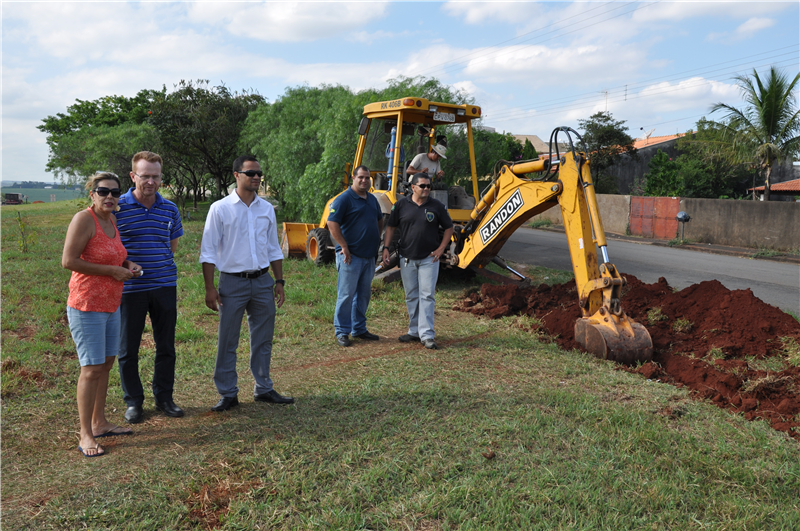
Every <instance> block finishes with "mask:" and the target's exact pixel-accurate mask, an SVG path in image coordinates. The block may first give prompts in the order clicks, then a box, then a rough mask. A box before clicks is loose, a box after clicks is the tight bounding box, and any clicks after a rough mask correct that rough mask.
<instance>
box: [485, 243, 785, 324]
mask: <svg viewBox="0 0 800 531" xmlns="http://www.w3.org/2000/svg"><path fill="white" fill-rule="evenodd" d="M608 254H609V258H610V259H611V262H612V263H613V264H614V265H616V266H617V267H618V268H619V270H620V271H621V272H623V273H628V274H631V275H634V276H636V277H637V278H638V279H639V280H641V281H642V282H647V283H652V282H655V281H657V280H658V278H659V277H664V278H666V279H667V282H669V285H670V286H672V287H675V288H678V289H683V288H685V287H687V286H691V285H692V284H697V283H698V282H702V281H703V280H713V279H717V280H719V281H720V282H721V283H722V284H723V285H725V287H727V288H728V289H747V288H750V289H751V290H753V293H754V294H755V296H756V297H758V298H759V299H761V300H763V301H765V302H767V303H769V304H772V305H774V306H777V307H779V308H781V309H783V310H789V311H792V312H794V313H795V315H800V266H798V265H797V264H787V263H782V262H773V261H769V260H753V259H750V258H739V257H734V256H724V255H717V254H707V253H702V252H698V251H687V250H683V249H678V248H672V247H663V246H660V245H647V244H641V243H632V242H628V241H618V240H613V239H609V241H608ZM500 256H502V257H503V258H505V259H506V260H509V261H511V262H516V263H520V264H529V265H539V266H544V267H549V268H552V269H562V270H566V271H572V262H571V261H570V259H569V249H568V248H567V240H566V237H565V236H564V233H561V232H550V231H544V230H534V229H518V230H517V231H516V232H515V233H514V234H513V235H512V236H511V238H510V239H509V241H508V242H506V245H505V246H504V247H503V249H502V251H501V252H500Z"/></svg>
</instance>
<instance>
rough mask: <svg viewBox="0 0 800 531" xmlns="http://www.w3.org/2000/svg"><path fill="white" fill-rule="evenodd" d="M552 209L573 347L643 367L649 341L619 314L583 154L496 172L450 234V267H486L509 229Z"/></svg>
mask: <svg viewBox="0 0 800 531" xmlns="http://www.w3.org/2000/svg"><path fill="white" fill-rule="evenodd" d="M560 130H565V131H571V130H568V129H567V128H559V129H558V130H557V131H560ZM572 132H573V133H574V131H572ZM554 134H555V132H554ZM575 134H576V135H577V133H575ZM529 175H530V176H533V178H530V177H528V176H529ZM556 205H558V206H560V207H561V215H562V218H563V220H564V229H565V232H566V236H567V241H568V243H569V252H570V257H571V259H572V269H573V272H574V273H575V283H576V285H577V291H578V302H579V304H580V308H581V314H582V317H581V318H579V319H578V320H577V321H576V323H575V339H576V341H577V342H578V343H580V344H581V345H582V346H583V347H584V348H585V349H586V350H587V351H588V352H590V353H592V354H594V355H595V356H597V357H599V358H602V359H610V360H614V361H618V362H621V363H625V364H634V363H637V362H645V361H650V360H651V359H652V356H653V342H652V339H651V338H650V334H649V333H648V332H647V329H646V328H645V327H644V326H642V325H641V324H639V323H636V322H634V321H633V320H631V319H630V318H628V316H627V315H626V314H625V312H624V311H623V309H622V304H621V301H620V298H621V290H622V287H623V286H624V285H625V279H624V278H623V277H622V276H620V274H619V272H618V271H617V268H616V267H615V266H614V265H613V264H611V263H610V261H609V258H608V250H607V244H606V237H605V231H604V230H603V223H602V220H601V219H600V214H599V212H598V208H597V198H596V196H595V191H594V186H593V183H592V177H591V173H590V171H589V162H588V160H587V159H586V157H585V155H584V154H583V153H579V152H576V151H575V150H574V149H573V150H572V151H570V152H567V153H566V154H564V155H563V156H561V157H560V159H558V160H557V162H555V163H553V164H551V163H550V161H548V160H539V161H532V162H524V163H521V164H507V165H505V166H503V167H502V169H501V170H500V172H499V174H498V176H497V178H496V179H495V181H494V183H493V184H492V185H491V186H490V187H489V189H488V191H487V192H486V193H485V194H484V195H483V197H482V198H481V201H480V202H479V203H478V204H477V205H476V207H475V209H474V210H473V211H472V213H471V214H470V217H471V221H469V222H468V223H467V224H466V225H464V226H462V227H456V231H455V234H454V240H455V248H454V251H453V253H452V254H451V257H450V263H451V265H453V266H458V267H460V268H462V269H466V268H468V267H470V266H475V267H484V266H486V265H487V264H489V263H490V262H492V261H493V260H495V259H496V257H497V254H498V252H499V251H500V249H501V248H502V247H503V245H504V244H505V243H506V241H507V240H508V239H509V238H510V237H511V235H512V234H513V233H514V231H516V230H517V228H519V227H520V226H522V224H524V223H525V222H526V221H528V220H529V219H530V218H532V217H533V216H535V215H537V214H540V213H542V212H544V211H546V210H548V209H550V208H553V207H555V206H556ZM598 251H599V259H598Z"/></svg>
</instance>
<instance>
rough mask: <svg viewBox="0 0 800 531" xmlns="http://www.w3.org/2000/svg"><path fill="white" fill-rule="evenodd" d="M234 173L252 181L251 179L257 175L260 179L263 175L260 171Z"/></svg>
mask: <svg viewBox="0 0 800 531" xmlns="http://www.w3.org/2000/svg"><path fill="white" fill-rule="evenodd" d="M236 173H244V174H245V175H247V176H248V177H250V178H251V179H252V178H253V177H255V176H256V175H258V176H259V177H262V176H263V175H264V172H263V171H261V170H247V171H237V172H236Z"/></svg>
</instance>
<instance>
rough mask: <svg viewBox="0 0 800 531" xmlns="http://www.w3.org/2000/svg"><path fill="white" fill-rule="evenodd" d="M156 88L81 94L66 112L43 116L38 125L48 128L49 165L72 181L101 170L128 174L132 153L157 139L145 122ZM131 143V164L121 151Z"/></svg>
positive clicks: (83, 178)
mask: <svg viewBox="0 0 800 531" xmlns="http://www.w3.org/2000/svg"><path fill="white" fill-rule="evenodd" d="M155 94H156V92H155V91H152V90H140V91H139V92H138V93H137V94H136V96H134V97H132V98H127V97H125V96H116V95H115V96H104V97H102V98H99V99H97V100H94V101H84V100H80V99H78V100H76V103H75V104H73V105H70V106H69V107H67V112H66V113H58V114H56V115H55V116H48V117H47V118H44V119H43V120H42V124H41V125H39V126H38V129H39V130H40V131H42V132H44V133H47V145H48V147H49V148H50V155H49V159H48V162H47V167H46V169H47V171H50V172H53V173H54V174H55V175H56V176H57V177H59V178H61V179H62V181H64V182H68V183H73V184H74V183H76V182H83V180H85V178H86V177H88V176H89V175H92V174H93V173H94V172H95V171H97V170H110V171H114V172H115V173H118V172H120V171H121V173H118V175H119V176H120V177H121V178H123V179H126V178H127V177H128V173H127V171H128V170H127V169H126V168H129V167H130V157H131V156H132V155H133V153H135V152H136V151H141V150H142V149H150V148H152V146H153V145H154V144H155V142H156V141H155V138H154V135H153V134H152V131H150V130H148V129H147V128H146V127H143V125H144V123H145V122H146V120H147V117H148V110H149V107H150V102H151V101H152V99H153V97H154V95H155ZM137 142H140V143H139V144H137ZM130 149H133V150H134V151H131V152H128V154H127V159H128V163H127V165H124V164H123V165H120V164H119V158H120V153H123V152H124V151H125V150H130ZM120 168H122V170H120Z"/></svg>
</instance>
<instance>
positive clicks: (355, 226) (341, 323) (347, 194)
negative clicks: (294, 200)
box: [328, 166, 383, 347]
mask: <svg viewBox="0 0 800 531" xmlns="http://www.w3.org/2000/svg"><path fill="white" fill-rule="evenodd" d="M371 187H372V183H371V181H370V175H369V168H367V167H366V166H359V167H358V168H356V169H355V171H354V172H353V184H352V185H351V186H350V188H348V189H347V190H345V191H344V192H342V194H340V195H339V196H338V197H337V198H336V199H334V201H333V203H331V208H330V212H329V213H328V229H329V230H330V233H331V236H332V237H333V239H334V241H335V242H336V270H337V271H339V281H338V284H337V293H338V297H337V299H336V311H335V312H334V314H333V326H334V328H335V330H336V342H337V343H339V345H341V346H343V347H349V346H350V337H349V335H350V334H352V335H353V337H355V338H358V339H366V340H369V341H377V340H378V339H380V338H379V337H378V336H377V335H375V334H371V333H370V332H369V331H367V315H366V314H367V307H368V306H369V298H370V295H371V294H372V277H373V276H374V274H375V257H376V256H377V254H378V246H379V245H380V237H381V236H380V235H381V230H382V229H383V215H382V214H381V207H380V205H379V204H378V200H377V199H375V196H373V195H372V194H370V193H369V189H370V188H371Z"/></svg>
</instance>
